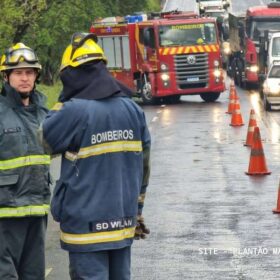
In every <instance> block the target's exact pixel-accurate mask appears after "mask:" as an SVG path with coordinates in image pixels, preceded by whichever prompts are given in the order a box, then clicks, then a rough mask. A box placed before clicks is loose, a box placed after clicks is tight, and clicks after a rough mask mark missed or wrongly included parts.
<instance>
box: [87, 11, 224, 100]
mask: <svg viewBox="0 0 280 280" xmlns="http://www.w3.org/2000/svg"><path fill="white" fill-rule="evenodd" d="M128 21H129V19H128ZM90 31H91V32H94V33H95V34H96V35H97V36H98V43H99V44H100V45H101V47H102V48H103V50H104V52H105V55H106V56H107V58H108V65H107V66H108V69H109V70H110V72H111V73H112V75H113V76H114V77H116V78H117V79H118V80H120V81H122V82H123V83H124V84H126V85H127V86H128V87H130V88H131V89H133V90H134V91H135V92H136V93H137V94H138V95H139V96H141V97H142V99H143V101H144V102H145V103H154V102H155V101H156V100H157V99H166V100H170V101H171V100H173V101H174V100H179V98H180V96H181V95H195V94H198V95H200V96H201V97H202V98H203V100H205V101H208V102H211V101H215V100H216V99H217V98H218V97H219V95H220V93H221V92H223V91H224V89H225V86H224V78H223V72H222V62H221V53H220V47H219V38H218V30H217V26H216V21H215V19H210V18H200V17H198V16H196V15H195V14H193V13H190V12H189V13H185V14H182V13H176V14H166V13H165V14H163V15H160V16H159V17H158V18H153V19H150V20H145V21H139V22H133V23H118V22H115V23H108V22H101V23H95V24H93V25H92V27H91V29H90Z"/></svg>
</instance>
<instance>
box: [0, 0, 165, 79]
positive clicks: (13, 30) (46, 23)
mask: <svg viewBox="0 0 280 280" xmlns="http://www.w3.org/2000/svg"><path fill="white" fill-rule="evenodd" d="M159 8H160V0H143V1H139V0H1V8H0V52H1V54H2V53H3V51H4V50H5V49H6V48H8V47H10V46H11V45H12V44H13V43H16V42H20V41H21V42H23V43H25V44H26V45H28V46H30V47H32V48H33V49H34V50H35V51H36V53H37V54H38V56H39V58H40V62H41V63H42V65H43V70H42V74H41V77H42V81H43V82H44V83H46V84H52V83H53V82H54V80H55V78H56V77H57V72H58V69H59V65H60V59H61V56H62V53H63V50H64V49H65V47H66V46H67V45H68V44H69V42H70V38H71V35H72V34H73V33H74V32H77V31H83V32H88V31H89V28H90V25H91V23H92V22H93V21H94V20H95V19H96V18H98V17H107V16H117V15H120V16H123V15H127V14H132V13H134V12H138V11H151V10H158V9H159Z"/></svg>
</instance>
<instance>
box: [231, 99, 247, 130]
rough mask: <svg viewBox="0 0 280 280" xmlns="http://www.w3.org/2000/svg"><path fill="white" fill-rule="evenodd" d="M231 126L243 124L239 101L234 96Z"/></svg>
mask: <svg viewBox="0 0 280 280" xmlns="http://www.w3.org/2000/svg"><path fill="white" fill-rule="evenodd" d="M230 125H231V126H241V125H244V123H243V119H242V115H241V112H240V103H239V98H238V96H236V99H235V104H234V110H233V112H232V115H231V123H230Z"/></svg>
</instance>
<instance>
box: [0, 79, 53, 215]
mask: <svg viewBox="0 0 280 280" xmlns="http://www.w3.org/2000/svg"><path fill="white" fill-rule="evenodd" d="M30 98H31V100H32V103H31V104H30V106H27V107H24V106H23V105H22V102H21V98H20V96H19V94H18V93H17V92H16V91H15V90H14V89H13V88H11V87H10V86H9V85H8V84H5V85H4V87H3V89H2V92H1V94H0V115H1V118H0V147H1V149H0V218H9V217H26V216H43V215H46V214H47V213H48V210H49V200H50V188H49V184H50V175H49V165H50V156H49V155H46V154H45V152H44V150H43V147H42V146H41V144H39V142H38V139H37V130H38V128H39V125H40V123H41V122H42V121H43V119H44V118H45V116H46V114H47V109H46V108H45V107H44V106H43V98H44V97H43V95H42V94H41V93H39V92H33V93H32V94H31V97H30Z"/></svg>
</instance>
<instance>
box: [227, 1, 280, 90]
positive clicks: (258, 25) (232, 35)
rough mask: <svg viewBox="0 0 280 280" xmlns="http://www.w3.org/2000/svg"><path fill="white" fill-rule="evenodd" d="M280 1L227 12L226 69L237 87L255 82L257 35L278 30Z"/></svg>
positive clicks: (257, 69) (258, 63)
mask: <svg viewBox="0 0 280 280" xmlns="http://www.w3.org/2000/svg"><path fill="white" fill-rule="evenodd" d="M279 22H280V2H272V3H270V4H268V5H266V6H257V7H250V8H248V9H247V11H246V15H240V14H239V15H238V14H229V42H230V47H231V54H230V56H229V59H228V61H229V63H228V72H229V74H230V75H231V76H232V77H233V78H234V80H235V83H236V84H237V85H239V86H241V87H244V88H245V87H246V85H247V84H251V85H258V84H259V70H260V67H261V65H260V60H259V57H260V55H262V54H261V53H259V49H260V38H261V37H263V36H264V33H265V32H267V31H269V32H273V31H274V32H275V31H277V30H280V25H279Z"/></svg>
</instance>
